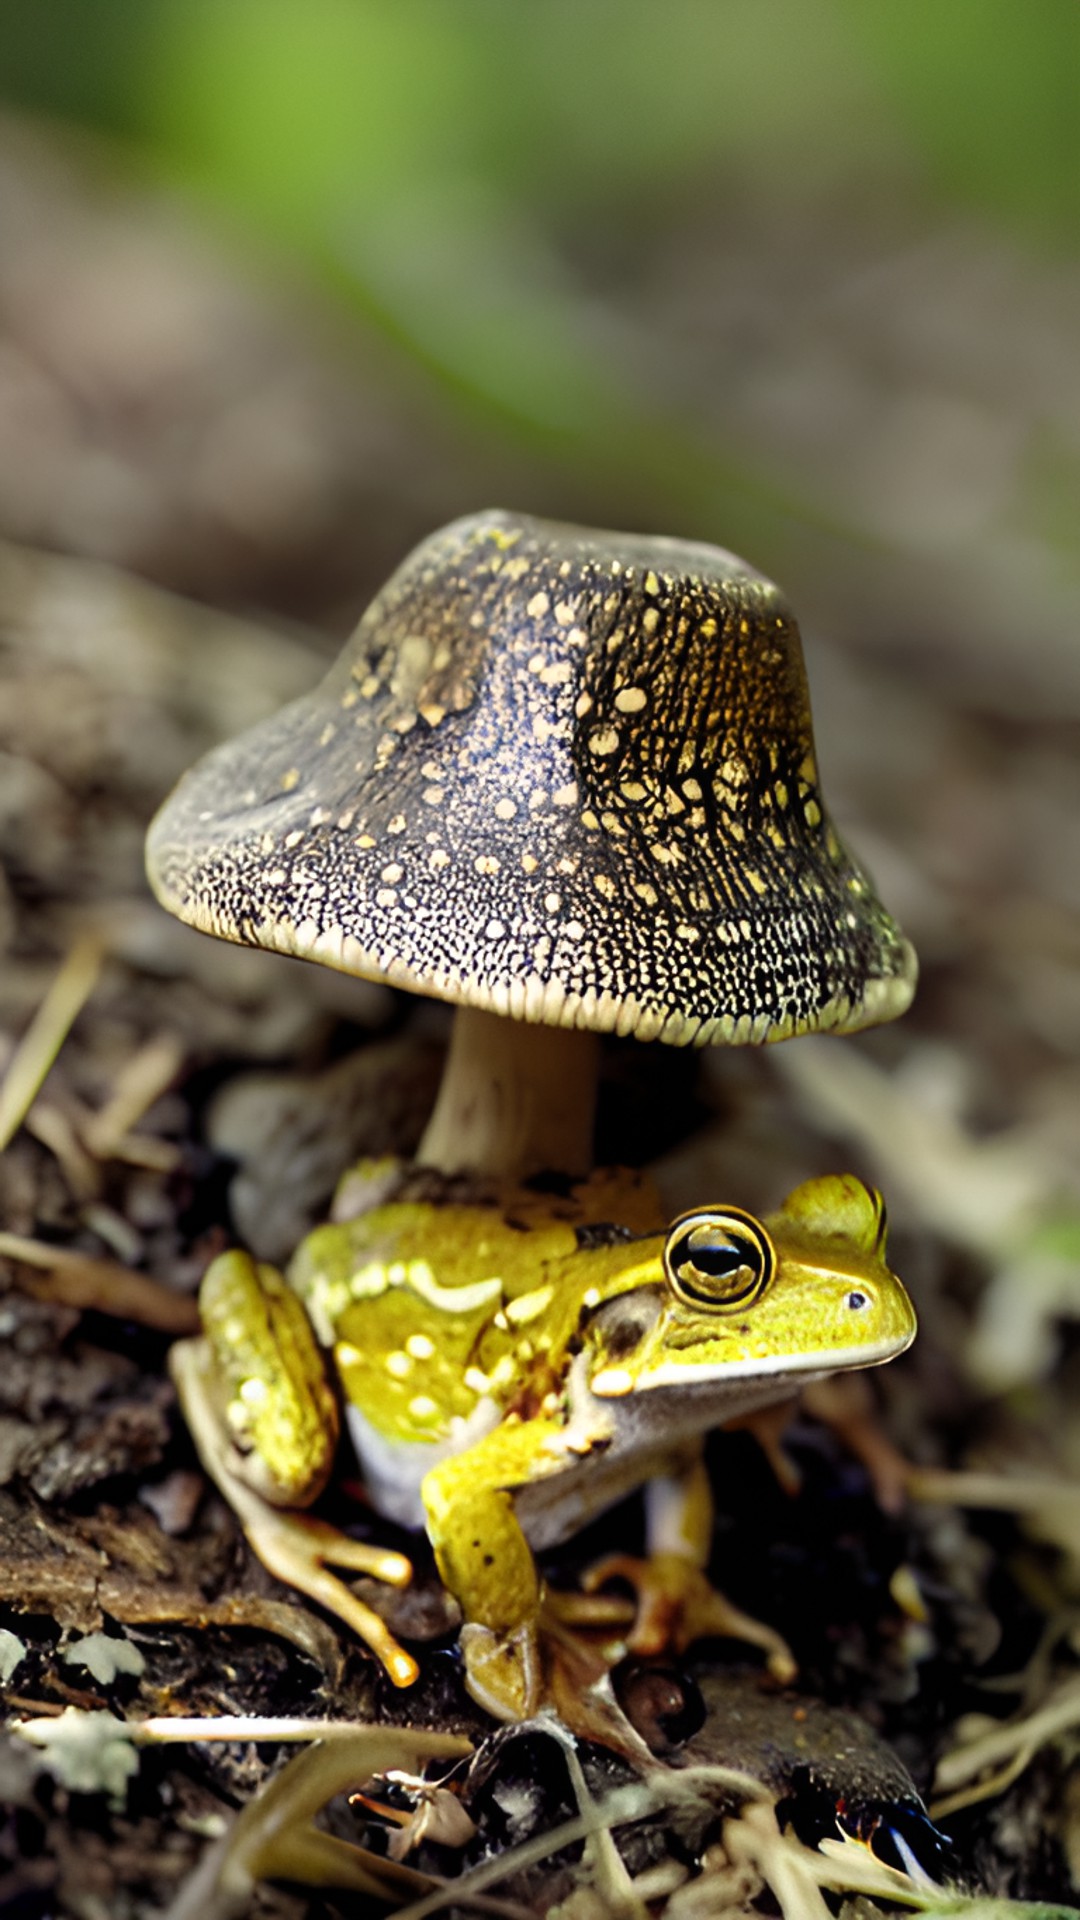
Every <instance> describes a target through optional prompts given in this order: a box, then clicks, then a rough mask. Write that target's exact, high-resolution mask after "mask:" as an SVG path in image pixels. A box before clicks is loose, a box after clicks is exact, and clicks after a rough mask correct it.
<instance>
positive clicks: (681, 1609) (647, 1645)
mask: <svg viewBox="0 0 1080 1920" xmlns="http://www.w3.org/2000/svg"><path fill="white" fill-rule="evenodd" d="M614 1579H620V1580H626V1581H628V1582H629V1584H630V1585H631V1586H632V1587H633V1588H634V1590H635V1592H636V1594H637V1601H638V1608H637V1619H636V1621H635V1623H634V1627H633V1631H632V1632H631V1634H630V1636H629V1640H628V1643H627V1644H628V1647H629V1649H630V1651H631V1652H632V1653H637V1654H642V1655H645V1656H651V1655H655V1654H659V1653H665V1652H674V1653H684V1652H685V1651H686V1649H687V1647H689V1646H691V1645H692V1644H693V1642H694V1641H695V1640H705V1639H714V1638H719V1639H726V1640H728V1639H729V1640H744V1641H745V1642H746V1643H747V1645H748V1646H752V1647H760V1648H761V1650H762V1652H763V1653H764V1654H765V1663H766V1666H767V1667H768V1670H769V1672H770V1673H771V1674H772V1676H773V1678H774V1679H776V1680H779V1681H782V1682H783V1683H784V1684H785V1685H787V1684H788V1683H789V1682H790V1681H792V1680H793V1679H794V1678H795V1675H796V1673H797V1671H798V1668H797V1666H796V1662H795V1659H794V1656H793V1655H792V1652H791V1648H790V1647H789V1646H788V1644H787V1641H786V1640H785V1639H784V1638H783V1636H782V1635H781V1634H779V1633H777V1631H776V1629H775V1628H774V1627H770V1626H768V1625H767V1624H766V1623H765V1621H764V1620H755V1619H754V1618H753V1616H752V1615H751V1614H748V1613H743V1611H742V1609H741V1608H740V1607H736V1606H734V1605H733V1604H732V1602H731V1601H730V1600H728V1599H727V1598H726V1597H725V1596H724V1594H722V1593H719V1592H717V1589H716V1588H715V1587H714V1586H713V1584H712V1582H711V1581H710V1580H709V1579H708V1577H707V1576H706V1575H705V1574H704V1573H703V1572H702V1571H701V1569H700V1568H699V1567H696V1566H694V1564H693V1562H692V1561H690V1560H685V1559H683V1558H682V1556H681V1555H679V1554H675V1553H655V1554H653V1555H652V1556H651V1557H650V1558H649V1559H647V1560H643V1559H638V1558H636V1557H635V1556H634V1555H633V1554H628V1553H613V1554H608V1555H607V1556H606V1557H605V1558H604V1559H603V1560H599V1561H597V1562H596V1564H595V1565H594V1566H592V1567H590V1568H589V1570H588V1572H587V1574H586V1575H585V1579H584V1583H583V1584H584V1586H585V1588H586V1591H587V1592H590V1593H593V1592H595V1591H596V1589H597V1588H598V1587H601V1586H603V1585H604V1583H605V1581H607V1580H614Z"/></svg>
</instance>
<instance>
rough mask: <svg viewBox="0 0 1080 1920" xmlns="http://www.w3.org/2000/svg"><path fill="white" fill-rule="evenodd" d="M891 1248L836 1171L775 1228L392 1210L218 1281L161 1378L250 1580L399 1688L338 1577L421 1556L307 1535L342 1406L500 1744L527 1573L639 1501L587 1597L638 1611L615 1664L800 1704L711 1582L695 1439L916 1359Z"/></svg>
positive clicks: (700, 1216) (401, 1570) (526, 1198)
mask: <svg viewBox="0 0 1080 1920" xmlns="http://www.w3.org/2000/svg"><path fill="white" fill-rule="evenodd" d="M384 1188H385V1183H384ZM885 1236H886V1216H885V1209H884V1205H883V1202H882V1200H881V1198H880V1195H878V1194H877V1193H876V1192H875V1191H874V1190H873V1189H872V1188H870V1187H868V1186H867V1185H865V1184H864V1183H863V1182H862V1181H861V1180H859V1179H858V1178H857V1177H856V1176H854V1175H852V1174H834V1175H826V1176H820V1177H817V1178H814V1179H810V1180H807V1181H804V1182H803V1183H802V1184H801V1185H800V1186H797V1187H796V1188H795V1189H794V1191H793V1192H791V1193H789V1194H788V1196H787V1198H786V1199H785V1200H784V1201H783V1202H782V1204H781V1205H780V1207H779V1208H778V1209H776V1210H775V1211H774V1212H772V1213H767V1214H765V1215H763V1216H762V1217H761V1218H758V1217H756V1216H755V1215H753V1214H751V1213H750V1212H748V1211H747V1210H746V1209H744V1208H742V1207H739V1206H737V1205H734V1204H728V1203H722V1204H708V1205H704V1206H698V1207H695V1208H693V1209H691V1210H689V1211H685V1212H682V1213H680V1214H678V1215H677V1217H676V1218H674V1219H673V1220H671V1221H668V1222H666V1223H665V1221H664V1217H663V1212H662V1210H661V1208H660V1206H659V1203H658V1201H657V1199H656V1196H655V1194H654V1193H653V1192H652V1190H651V1189H650V1188H649V1186H648V1184H647V1182H644V1181H642V1180H637V1181H635V1180H628V1178H627V1177H626V1176H623V1175H620V1176H619V1177H617V1178H613V1177H612V1176H611V1175H609V1174H608V1173H607V1172H605V1171H600V1172H597V1173H594V1174H593V1175H591V1176H590V1177H589V1178H588V1179H586V1180H584V1181H582V1182H579V1183H577V1184H576V1185H574V1186H572V1187H570V1188H569V1189H568V1190H567V1191H566V1192H565V1193H564V1194H563V1195H562V1196H561V1197H560V1196H554V1195H552V1194H546V1193H544V1192H538V1191H537V1190H535V1189H530V1188H524V1187H519V1188H507V1189H503V1190H502V1191H500V1193H499V1194H498V1195H497V1196H496V1197H495V1198H494V1199H492V1198H484V1199H483V1200H476V1199H472V1198H468V1197H465V1198H458V1197H455V1196H454V1195H453V1194H450V1195H447V1196H443V1197H442V1198H441V1199H439V1200H438V1201H435V1200H432V1199H431V1198H425V1197H423V1196H422V1195H421V1196H420V1197H410V1196H409V1192H408V1187H407V1183H406V1186H405V1187H404V1188H402V1190H401V1192H400V1193H399V1194H396V1195H395V1194H393V1193H391V1195H390V1197H389V1198H383V1199H381V1200H379V1201H378V1202H377V1203H376V1204H373V1205H371V1206H369V1207H367V1208H366V1209H365V1210H362V1211H359V1212H357V1213H355V1214H354V1215H353V1217H351V1218H347V1219H343V1220H331V1221H330V1222H328V1223H325V1224H323V1225H321V1226H318V1227H316V1228H314V1229H313V1230H312V1231H311V1232H310V1233H309V1234H308V1235H307V1237H306V1238H305V1239H304V1240H303V1241H302V1242H301V1244H300V1246H299V1247H298V1249H297V1251H296V1253H295V1254H294V1256H293V1258H292V1260H291V1262H290V1264H289V1266H288V1268H287V1271H286V1273H285V1274H284V1275H283V1274H281V1273H280V1272H279V1271H278V1270H277V1269H275V1268H273V1267H270V1266H268V1265H265V1264H263V1263H259V1262H256V1261H255V1260H254V1259H253V1258H252V1257H251V1256H250V1255H249V1254H247V1253H245V1252H243V1251H242V1250H238V1249H232V1250H229V1251H227V1252H225V1253H223V1254H220V1255H219V1256H218V1257H217V1258H216V1259H215V1260H214V1262H213V1263H212V1264H211V1266H210V1267H209V1269H208V1271H207V1273H206V1276H205V1278H204V1281H203V1287H202V1296H201V1308H202V1317H203V1326H204V1333H203V1336H202V1337H201V1338H200V1339H197V1340H193V1341H185V1342H181V1343H179V1345H178V1346H177V1347H176V1348H174V1350H173V1351H174V1361H173V1372H174V1377H175V1379H176V1381H177V1385H178V1388H179V1390H180V1397H181V1399H182V1401H183V1403H184V1406H185V1410H186V1413H187V1417H188V1420H189V1424H190V1425H191V1428H192V1431H193V1434H194V1436H195V1440H196V1444H197V1446H198V1447H199V1451H200V1453H201V1455H202V1457H203V1461H204V1464H205V1465H206V1466H207V1469H208V1471H209V1472H210V1473H211V1474H212V1475H213V1477H214V1478H215V1480H216V1481H217V1482H218V1484H219V1486H220V1487H221V1488H222V1490H223V1491H224V1492H225V1494H226V1496H227V1498H228V1499H229V1501H230V1503H231V1504H232V1505H233V1507H234V1509H235V1511H236V1513H237V1515H238V1517H239V1519H240V1521H241V1524H242V1525H243V1527H244V1530H245V1532H246V1533H247V1536H248V1539H249V1541H250V1542H251V1544H252V1546H253V1548H254V1550H255V1552H256V1553H257V1555H258V1556H259V1557H260V1558H261V1559H262V1560H263V1562H264V1564H265V1565H266V1566H268V1567H269V1568H270V1570H271V1571H272V1572H274V1573H276V1574H277V1575H278V1577H279V1578H281V1579H283V1580H285V1581H287V1582H288V1583H290V1584H291V1585H293V1586H294V1587H296V1588H297V1589H299V1590H300V1591H302V1592H304V1593H306V1594H307V1595H308V1596H309V1597H310V1598H313V1599H315V1600H316V1601H318V1602H320V1603H321V1604H322V1605H324V1606H326V1607H328V1608H329V1609H330V1610H331V1611H333V1612H334V1613H335V1614H337V1616H338V1617H339V1618H340V1619H341V1620H342V1621H344V1622H345V1623H346V1624H347V1625H348V1626H350V1627H351V1628H352V1629H353V1630H354V1631H355V1632H356V1633H357V1634H358V1635H359V1637H360V1638H361V1639H362V1640H364V1641H365V1642H366V1643H367V1645H368V1646H369V1648H370V1649H371V1650H372V1651H373V1652H374V1653H375V1655H376V1657H377V1658H378V1659H379V1660H380V1661H381V1663H382V1665H383V1667H384V1668H385V1670H386V1672H387V1674H388V1675H389V1678H390V1679H391V1681H393V1682H394V1683H395V1684H396V1685H398V1686H408V1685H410V1684H411V1683H412V1682H413V1680H414V1679H415V1678H416V1675H417V1672H418V1669H417V1664H416V1662H415V1660H414V1659H413V1657H412V1655H411V1654H410V1653H409V1652H408V1651H407V1650H406V1649H405V1648H404V1647H402V1646H401V1645H400V1643H399V1642H398V1641H397V1640H396V1639H395V1638H394V1636H393V1634H392V1633H391V1632H390V1630H389V1628H388V1626H387V1625H386V1623H385V1622H384V1621H383V1619H382V1617H381V1615H380V1614H378V1613H377V1612H376V1611H375V1610H374V1609H372V1608H369V1607H367V1606H366V1605H364V1604H363V1602H362V1601H361V1600H360V1599H359V1598H358V1596H357V1595H356V1594H355V1593H354V1592H353V1591H352V1589H351V1588H350V1587H349V1586H348V1585H347V1583H346V1582H345V1581H344V1580H342V1579H340V1578H339V1577H338V1576H337V1575H335V1574H334V1573H332V1572H331V1571H330V1568H331V1567H332V1566H338V1567H341V1568H347V1569H351V1570H354V1571H362V1572H365V1573H368V1574H371V1575H374V1577H375V1578H376V1579H377V1580H381V1581H384V1582H387V1583H389V1584H390V1585H394V1586H403V1585H405V1584H407V1583H408V1581H409V1579H410V1578H411V1577H412V1563H411V1561H410V1559H409V1558H408V1556H407V1555H405V1554H402V1553H399V1552H397V1551H395V1550H391V1549H389V1548H385V1547H381V1546H378V1545H373V1544H371V1543H370V1542H367V1541H359V1540H353V1539H352V1538H351V1537H349V1536H346V1535H345V1534H343V1533H340V1532H339V1531H338V1530H336V1529H334V1528H331V1527H329V1526H328V1525H327V1524H326V1523H325V1522H324V1521H322V1520H320V1519H319V1518H318V1517H317V1516H315V1515H312V1514H310V1513H308V1512H306V1511H303V1509H304V1508H306V1506H308V1505H310V1504H311V1503H312V1502H313V1501H314V1500H315V1499H317V1497H318V1495H319V1493H320V1492H321V1491H322V1489H323V1488H324V1487H325V1485H326V1483H327V1479H328V1477H329V1474H330V1472H331V1471H332V1469H333V1463H334V1459H335V1455H336V1452H337V1448H338V1441H339V1429H340V1413H339V1408H343V1409H344V1415H345V1421H346V1423H347V1426H348V1429H349V1434H350V1438H351V1440H352V1444H353V1448H354V1450H355V1453H356V1456H357V1460H358V1462H359V1465H360V1468H361V1472H362V1475H363V1481H364V1485H365V1488H366V1493H367V1498H368V1500H369V1501H370V1503H371V1505H372V1506H373V1507H374V1508H375V1509H376V1511H377V1512H378V1513H381V1514H383V1515H385V1516H387V1517H389V1518H390V1519H392V1520H394V1521H396V1522H397V1523H398V1524H399V1525H403V1526H405V1527H407V1528H414V1529H416V1530H417V1531H424V1532H426V1534H427V1536H428V1539H429V1541H430V1543H431V1547H432V1549H433V1552H434V1559H435V1565H436V1568H437V1571H438V1574H439V1577H440V1579H441V1581H442V1584H443V1586H444V1587H445V1589H446V1590H447V1592H448V1593H449V1594H450V1595H451V1596H452V1598H453V1600H454V1601H456V1603H457V1606H458V1608H459V1609H460V1614H461V1627H460V1635H459V1646H460V1653H461V1658H462V1662H463V1667H464V1679H465V1684H466V1687H467V1689H468V1691H469V1693H470V1694H471V1695H472V1696H473V1698H474V1699H475V1700H476V1701H477V1703H478V1704H479V1705H480V1706H482V1707H483V1708H484V1709H485V1710H486V1711H487V1712H489V1713H490V1714H492V1715H493V1716H494V1717H495V1718H497V1719H499V1720H503V1721H515V1720H524V1719H527V1718H529V1717H530V1716H531V1715H532V1714H533V1713H535V1712H536V1711H537V1710H538V1708H539V1707H540V1706H541V1705H542V1704H543V1703H544V1700H545V1682H544V1623H545V1618H546V1617H547V1616H546V1609H547V1608H548V1606H549V1605H550V1601H551V1596H550V1595H548V1594H547V1592H546V1589H545V1586H544V1583H543V1581H542V1579H541V1575H540V1572H539V1570H538V1564H537V1558H536V1556H537V1554H538V1553H542V1552H543V1551H544V1550H546V1549H548V1548H551V1547H554V1546H558V1545H559V1544H560V1543H562V1542H563V1541H565V1540H566V1539H568V1538H569V1537H570V1536H572V1535H573V1534H575V1533H577V1532H578V1531H579V1530H580V1529H582V1528H584V1527H585V1526H586V1525H587V1524H588V1523H589V1522H590V1521H591V1520H592V1519H593V1518H594V1517H595V1516H596V1515H598V1514H599V1513H601V1512H603V1511H604V1510H606V1509H607V1508H609V1507H610V1506H612V1505H613V1504H615V1503H616V1502H617V1501H619V1500H621V1499H622V1498H623V1497H624V1496H625V1495H627V1494H629V1493H630V1492H632V1491H634V1490H636V1489H638V1488H644V1490H645V1506H646V1523H647V1551H646V1553H645V1554H644V1555H643V1556H632V1555H628V1554H618V1555H615V1556H609V1558H608V1560H607V1561H606V1562H601V1563H599V1564H598V1566H597V1567H595V1568H594V1569H592V1570H591V1572H590V1576H589V1578H588V1580H587V1583H586V1585H587V1588H588V1590H589V1591H596V1590H597V1589H598V1588H599V1587H600V1586H601V1585H602V1584H603V1583H604V1582H605V1581H606V1580H608V1579H610V1578H611V1577H612V1576H613V1575H616V1574H617V1575H619V1576H621V1577H622V1578H623V1579H625V1580H628V1581H629V1582H630V1583H631V1586H632V1587H633V1588H635V1589H636V1595H637V1617H636V1625H635V1627H634V1629H633V1631H632V1632H631V1634H630V1636H629V1639H628V1641H627V1643H626V1644H627V1645H628V1646H630V1647H632V1648H633V1649H634V1650H635V1651H636V1652H646V1653H648V1652H659V1651H660V1650H661V1649H662V1648H663V1647H665V1646H667V1647H675V1648H676V1649H677V1650H678V1649H682V1648H684V1647H685V1646H686V1645H688V1644H689V1643H690V1642H691V1641H692V1640H693V1639H695V1638H699V1637H702V1636H703V1635H706V1634H714V1633H721V1634H729V1635H730V1634H734V1635H736V1636H737V1637H739V1638H742V1639H745V1640H747V1641H749V1642H751V1643H752V1644H755V1645H757V1646H759V1647H760V1648H761V1649H762V1650H763V1651H764V1653H765V1655H766V1660H767V1664H768V1665H769V1666H770V1668H771V1669H772V1671H773V1672H774V1673H775V1674H776V1676H777V1677H778V1678H780V1679H790V1678H791V1677H792V1676H793V1673H794V1662H793V1660H792V1658H791V1655H790V1652H789V1650H788V1648H787V1645H786V1642H785V1641H784V1640H783V1638H782V1637H781V1636H780V1635H779V1634H778V1633H777V1632H776V1631H775V1630H774V1629H773V1628H772V1627H771V1626H769V1625H768V1624H767V1623H765V1622H759V1621H756V1620H751V1619H749V1618H748V1617H747V1616H746V1615H744V1614H742V1613H741V1612H739V1610H738V1609H736V1608H734V1607H733V1606H732V1604H731V1603H730V1602H729V1601H727V1600H726V1599H725V1597H724V1596H723V1595H722V1594H721V1593H719V1592H718V1591H717V1590H716V1589H714V1588H713V1587H712V1585H711V1583H710V1582H709V1580H708V1578H707V1575H706V1567H707V1564H708V1559H709V1553H710V1546H711V1539H712V1531H713V1501H712V1493H711V1489H710V1485H709V1479H708V1475H707V1472H706V1468H705V1464H704V1451H703V1450H704V1442H705V1437H706V1435H707V1434H708V1433H709V1432H710V1431H712V1430H713V1429H715V1428H718V1427H723V1426H730V1425H731V1424H733V1423H735V1424H737V1423H739V1422H741V1421H744V1420H751V1419H752V1418H753V1416H754V1415H755V1414H757V1413H758V1412H759V1411H760V1410H761V1409H766V1408H768V1409H771V1408H774V1407H775V1406H776V1405H777V1403H779V1402H783V1401H788V1400H790V1399H792V1398H793V1397H794V1396H796V1395H797V1394H798V1392H799V1391H800V1389H801V1388H802V1387H804V1386H806V1385H808V1384H811V1383H813V1382H817V1381H821V1380H823V1379H825V1378H827V1377H829V1376H831V1375H834V1374H837V1373H842V1372H845V1371H847V1370H850V1369H853V1368H860V1367H870V1366H875V1365H878V1364H880V1363H882V1362H884V1361H888V1360H891V1359H892V1358H894V1357H895V1356H896V1355H898V1354H900V1353H902V1352H903V1351H904V1349H905V1348H906V1347H908V1346H909V1345H910V1343H911V1341H912V1339H913V1338H914V1335H915V1331H916V1321H915V1313H914V1309H913V1307H912V1304H911V1301H910V1299H909V1297H908V1295H907V1292H906V1290H905V1288H904V1286H903V1284H902V1282H901V1281H900V1279H899V1278H898V1277H897V1276H896V1274H895V1273H894V1272H893V1271H892V1269H891V1268H890V1267H889V1266H888V1265H887V1263H886V1260H885ZM624 1650H625V1648H624Z"/></svg>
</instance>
